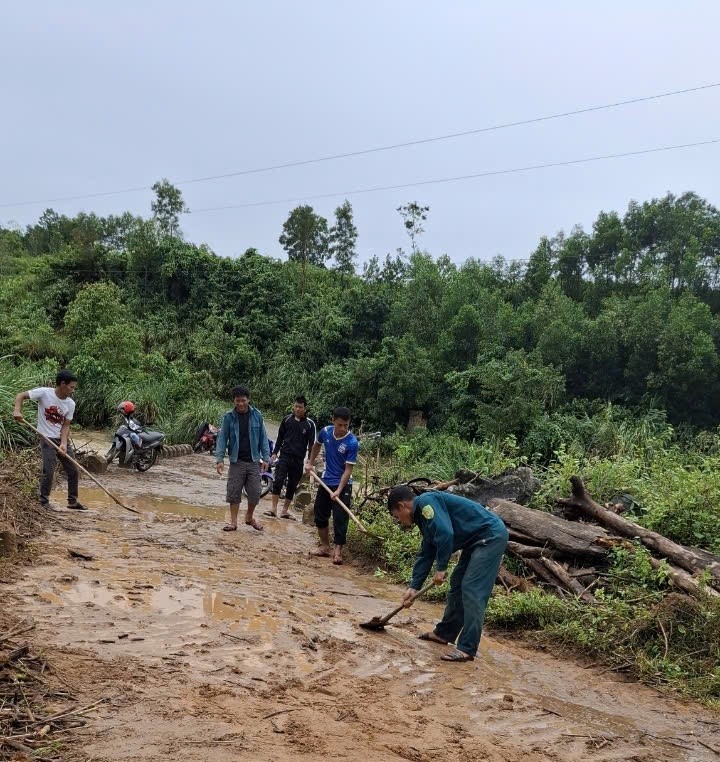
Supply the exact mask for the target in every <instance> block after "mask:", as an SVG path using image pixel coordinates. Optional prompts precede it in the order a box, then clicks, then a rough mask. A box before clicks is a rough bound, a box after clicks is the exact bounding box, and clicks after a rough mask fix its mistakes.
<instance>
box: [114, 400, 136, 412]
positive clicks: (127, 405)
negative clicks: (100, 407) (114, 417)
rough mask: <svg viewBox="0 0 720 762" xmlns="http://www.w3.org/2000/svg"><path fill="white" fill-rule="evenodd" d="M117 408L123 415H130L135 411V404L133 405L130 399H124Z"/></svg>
mask: <svg viewBox="0 0 720 762" xmlns="http://www.w3.org/2000/svg"><path fill="white" fill-rule="evenodd" d="M117 409H118V410H119V411H120V412H121V413H122V414H123V415H132V414H133V413H134V412H135V405H133V403H132V402H130V400H125V402H121V403H120V404H119V405H118V406H117Z"/></svg>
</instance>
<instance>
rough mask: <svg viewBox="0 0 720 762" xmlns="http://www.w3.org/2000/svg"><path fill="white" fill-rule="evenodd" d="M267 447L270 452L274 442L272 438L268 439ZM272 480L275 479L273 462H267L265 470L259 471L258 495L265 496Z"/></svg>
mask: <svg viewBox="0 0 720 762" xmlns="http://www.w3.org/2000/svg"><path fill="white" fill-rule="evenodd" d="M268 447H269V448H270V452H272V451H273V447H275V442H273V441H272V439H268ZM274 481H275V463H269V464H268V467H267V471H261V472H260V497H265V495H267V494H268V492H270V490H271V489H272V486H273V482H274Z"/></svg>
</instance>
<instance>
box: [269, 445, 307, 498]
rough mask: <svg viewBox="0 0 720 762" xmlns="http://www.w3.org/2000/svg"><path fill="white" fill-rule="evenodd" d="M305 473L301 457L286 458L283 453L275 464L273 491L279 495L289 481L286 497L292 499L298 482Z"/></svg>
mask: <svg viewBox="0 0 720 762" xmlns="http://www.w3.org/2000/svg"><path fill="white" fill-rule="evenodd" d="M302 475H303V461H302V459H301V458H285V457H283V456H282V455H281V456H280V460H278V462H277V465H276V466H275V475H274V477H273V486H272V493H273V495H279V494H280V493H281V492H282V488H283V486H284V485H285V482H286V481H287V486H286V487H285V499H286V500H292V499H293V497H294V495H295V490H296V489H297V486H298V482H299V481H300V479H301V478H302Z"/></svg>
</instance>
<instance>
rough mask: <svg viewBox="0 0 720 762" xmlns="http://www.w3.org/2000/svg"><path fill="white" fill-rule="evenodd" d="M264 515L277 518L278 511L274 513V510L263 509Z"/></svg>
mask: <svg viewBox="0 0 720 762" xmlns="http://www.w3.org/2000/svg"><path fill="white" fill-rule="evenodd" d="M263 516H270V518H273V519H276V518H277V517H278V516H277V513H273V512H272V511H263ZM280 518H284V516H281V517H280Z"/></svg>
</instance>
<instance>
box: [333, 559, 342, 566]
mask: <svg viewBox="0 0 720 762" xmlns="http://www.w3.org/2000/svg"><path fill="white" fill-rule="evenodd" d="M333 563H334V564H335V566H342V565H343V560H342V558H333Z"/></svg>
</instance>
